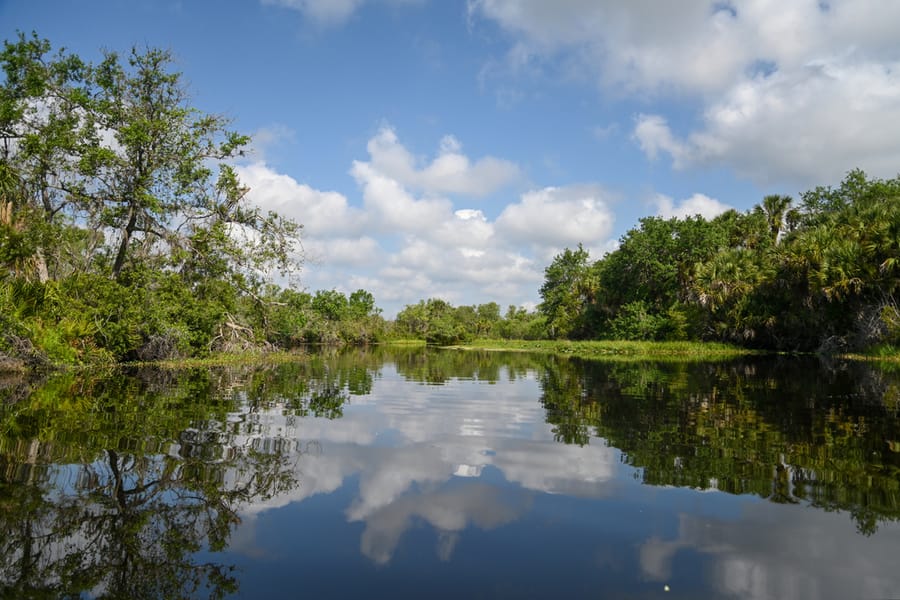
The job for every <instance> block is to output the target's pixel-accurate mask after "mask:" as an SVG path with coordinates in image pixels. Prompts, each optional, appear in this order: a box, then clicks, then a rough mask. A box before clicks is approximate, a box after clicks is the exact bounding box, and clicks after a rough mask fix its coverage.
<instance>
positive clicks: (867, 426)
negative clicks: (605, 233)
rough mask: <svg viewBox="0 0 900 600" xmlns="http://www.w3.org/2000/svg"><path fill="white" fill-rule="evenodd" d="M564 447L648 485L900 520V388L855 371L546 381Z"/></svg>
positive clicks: (600, 368) (724, 369) (637, 373)
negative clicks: (617, 455)
mask: <svg viewBox="0 0 900 600" xmlns="http://www.w3.org/2000/svg"><path fill="white" fill-rule="evenodd" d="M540 383H541V388H542V400H541V401H542V403H543V405H544V407H545V409H546V410H547V417H546V418H547V421H548V423H551V424H552V425H553V427H554V433H555V436H556V439H557V441H560V442H564V443H567V444H579V445H584V444H588V443H590V442H591V440H592V439H593V438H595V437H599V438H603V439H605V440H606V442H607V443H609V444H610V445H612V446H615V447H616V448H619V449H620V450H621V451H622V452H623V458H624V460H625V461H626V462H627V463H628V464H630V465H632V466H634V467H637V468H639V469H640V471H639V473H640V477H641V478H642V480H643V482H644V483H648V484H652V485H674V486H685V487H692V488H697V489H718V490H721V491H725V492H729V493H735V494H746V493H750V494H756V495H758V496H761V497H763V498H767V499H769V500H770V501H772V502H779V503H799V502H805V503H807V504H809V505H811V506H816V507H819V508H823V509H825V510H840V511H847V512H849V513H850V514H851V516H852V518H853V519H854V521H855V522H856V524H857V528H858V530H859V531H860V532H861V533H863V534H871V533H872V532H874V531H875V530H876V529H877V523H878V522H879V521H882V520H896V519H900V453H898V452H896V451H894V450H893V447H892V446H891V443H890V441H891V440H897V439H900V423H898V419H897V395H898V392H897V390H898V389H900V386H898V378H897V376H896V375H895V374H891V373H887V372H885V371H880V370H875V369H872V368H870V367H869V366H867V365H863V364H859V363H850V362H848V363H835V364H832V365H828V366H827V367H826V366H823V365H821V364H819V363H818V362H817V361H815V360H809V361H804V360H800V359H791V360H781V359H765V360H743V361H738V362H733V363H721V364H711V363H603V362H584V361H579V360H574V359H573V360H565V359H557V360H555V361H553V362H551V363H548V365H547V369H546V370H545V371H544V372H543V373H542V374H541V376H540Z"/></svg>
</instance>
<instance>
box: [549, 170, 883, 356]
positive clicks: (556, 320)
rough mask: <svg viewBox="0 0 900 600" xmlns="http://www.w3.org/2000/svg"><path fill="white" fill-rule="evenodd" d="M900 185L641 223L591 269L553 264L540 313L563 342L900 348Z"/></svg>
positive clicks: (858, 176) (574, 255) (855, 178)
mask: <svg viewBox="0 0 900 600" xmlns="http://www.w3.org/2000/svg"><path fill="white" fill-rule="evenodd" d="M898 286H900V178H894V179H890V180H879V179H870V178H867V177H866V175H865V174H864V173H863V172H861V171H858V170H855V171H851V172H850V173H848V174H847V176H846V178H845V179H844V180H843V182H842V183H841V184H840V185H839V186H838V187H836V188H833V187H818V188H815V189H813V190H810V191H808V192H805V193H803V194H801V197H800V202H799V204H798V205H797V206H793V202H792V199H791V198H790V197H788V196H778V195H772V196H767V197H766V198H764V199H763V201H762V203H761V204H759V205H757V206H756V207H755V208H753V209H752V210H750V211H747V212H744V213H739V212H737V211H734V210H731V211H728V212H726V213H724V214H722V215H719V216H718V217H716V218H714V219H712V220H706V219H704V218H702V217H700V216H697V217H692V218H687V219H674V218H673V219H668V220H666V219H661V218H658V217H648V218H644V219H641V221H640V224H639V226H638V227H636V228H634V229H632V230H631V231H629V232H628V233H626V234H625V235H624V236H623V237H622V239H621V240H620V243H619V247H618V249H616V250H615V251H614V252H611V253H609V254H607V255H606V256H604V257H603V258H601V259H599V260H597V261H594V262H592V261H591V260H590V258H589V256H588V254H587V252H586V251H584V250H583V249H582V248H581V247H579V248H577V249H575V250H571V249H567V250H565V251H564V252H562V253H561V254H559V255H557V256H556V258H555V259H554V261H553V263H552V264H551V265H550V266H549V267H548V268H547V269H546V276H545V281H544V285H543V287H542V288H541V297H542V299H543V303H542V304H541V306H540V309H541V312H542V313H543V315H544V316H545V317H546V319H547V328H548V330H549V332H550V334H551V335H553V336H555V337H565V338H586V339H589V338H597V337H607V338H613V339H655V340H679V339H695V340H719V341H727V342H733V343H736V344H740V345H745V346H751V347H755V348H766V349H777V350H788V351H818V352H823V353H833V352H842V351H851V350H863V349H872V348H873V347H881V348H882V349H886V350H888V351H890V350H892V347H893V346H894V345H896V344H897V343H898V342H900V306H898V303H897V291H898Z"/></svg>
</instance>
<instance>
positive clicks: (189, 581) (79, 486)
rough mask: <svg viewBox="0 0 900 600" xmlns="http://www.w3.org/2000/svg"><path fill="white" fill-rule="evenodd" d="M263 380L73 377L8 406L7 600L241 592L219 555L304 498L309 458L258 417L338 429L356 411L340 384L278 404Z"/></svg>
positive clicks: (293, 391) (0, 529)
mask: <svg viewBox="0 0 900 600" xmlns="http://www.w3.org/2000/svg"><path fill="white" fill-rule="evenodd" d="M278 368H279V367H274V368H273V369H274V370H275V371H277V370H278ZM287 370H288V371H290V368H288V369H287ZM289 374H290V373H289ZM293 374H294V375H297V373H293ZM270 375H271V373H270ZM283 375H284V373H282V374H281V376H277V374H276V377H275V378H276V379H278V380H279V381H281V380H284V379H286V378H285V377H283ZM287 379H290V378H287ZM161 380H163V381H161ZM265 381H268V375H266V374H265V373H260V372H259V371H258V370H253V369H251V370H243V371H241V370H216V371H206V372H201V371H185V372H180V373H178V374H174V375H173V373H171V372H162V371H160V372H153V373H149V374H148V373H143V374H142V376H141V377H115V378H109V379H104V380H88V379H84V378H79V377H76V376H72V375H65V376H62V377H58V378H55V379H51V381H49V382H47V384H46V385H44V386H42V387H40V388H39V389H37V390H35V392H34V393H32V394H31V395H30V396H29V397H28V398H27V399H25V400H24V401H22V402H20V403H17V404H12V403H10V404H6V405H5V406H3V407H2V412H0V427H2V429H0V432H2V435H0V556H2V557H3V559H2V562H0V597H2V598H60V597H80V596H81V594H84V593H87V594H88V595H89V596H90V597H97V598H188V597H191V598H194V597H201V596H208V597H210V598H220V597H223V596H225V595H226V594H229V593H232V592H234V591H236V590H237V585H238V583H237V579H236V578H235V575H234V573H233V567H231V566H228V565H224V564H220V563H219V562H217V561H216V560H215V557H216V553H217V552H220V551H222V550H224V549H226V547H227V545H228V541H229V538H230V535H231V533H232V532H233V530H234V528H235V526H236V525H237V524H238V523H239V522H240V516H239V515H240V511H241V509H242V508H243V507H246V506H248V505H250V504H251V503H257V502H264V501H266V500H268V499H270V498H272V497H274V496H275V495H278V494H282V493H285V492H287V491H289V490H291V489H293V488H294V487H296V486H297V485H298V483H299V482H298V481H297V479H296V476H295V473H296V468H295V466H296V465H295V463H296V462H297V461H298V460H299V459H300V456H301V454H303V452H304V449H303V448H301V446H300V442H299V441H297V440H287V439H284V438H280V437H278V436H275V435H273V434H272V433H271V432H269V431H267V430H265V429H264V428H260V427H259V425H258V423H255V422H254V421H253V419H252V418H251V417H252V414H253V412H254V411H255V410H259V404H265V405H266V406H269V407H271V406H272V405H277V406H279V407H280V410H282V411H283V412H285V413H288V414H299V415H305V414H321V415H322V416H328V417H334V416H339V415H340V414H341V405H342V404H343V402H344V401H346V398H347V396H346V394H345V393H344V392H343V391H342V390H343V389H344V388H343V387H339V384H337V383H335V382H333V381H332V382H329V381H327V380H321V381H320V380H317V383H315V384H312V385H307V384H293V387H292V385H291V384H284V385H282V386H281V387H279V389H278V393H277V394H274V393H270V392H267V391H266V390H265V389H263V388H264V387H265V386H264V385H261V384H260V382H265ZM75 390H81V391H82V392H87V391H88V390H89V393H88V394H86V395H83V396H81V397H78V396H77V395H76V394H74V393H73V392H74V391H75ZM248 396H249V397H252V398H254V401H253V402H247V401H246V399H247V397H248Z"/></svg>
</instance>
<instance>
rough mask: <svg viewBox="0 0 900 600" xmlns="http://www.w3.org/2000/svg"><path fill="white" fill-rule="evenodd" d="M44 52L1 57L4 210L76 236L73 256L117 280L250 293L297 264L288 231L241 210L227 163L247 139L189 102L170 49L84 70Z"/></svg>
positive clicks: (37, 44) (24, 40)
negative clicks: (15, 186)
mask: <svg viewBox="0 0 900 600" xmlns="http://www.w3.org/2000/svg"><path fill="white" fill-rule="evenodd" d="M49 52H50V44H49V42H47V41H46V40H40V39H38V38H37V36H36V35H32V36H31V37H26V36H25V35H23V34H20V35H19V39H18V41H17V42H14V43H8V42H7V43H6V44H5V48H4V52H3V54H2V55H0V62H2V66H3V70H4V73H5V75H6V82H5V83H4V84H3V86H2V89H0V133H2V138H3V141H4V145H3V154H2V156H0V163H2V164H3V170H4V171H6V172H11V173H14V174H15V175H16V176H17V177H18V178H20V179H21V180H22V181H23V182H24V186H23V189H24V190H25V192H26V194H25V196H26V198H25V199H24V201H22V202H19V203H18V204H19V205H21V206H16V209H17V213H21V214H22V215H26V216H27V211H26V210H25V208H26V207H30V209H31V212H34V213H36V214H38V215H39V218H37V219H36V221H37V222H44V223H46V224H48V225H52V226H55V227H61V226H75V225H78V226H79V228H80V229H82V230H83V231H85V232H89V233H90V243H88V244H84V243H82V246H83V247H82V248H80V250H81V253H82V254H84V253H87V254H88V255H89V256H90V257H91V258H92V259H93V260H94V261H95V262H96V263H97V264H98V265H103V268H105V269H107V270H108V271H107V272H108V273H109V274H111V275H112V277H114V278H116V279H121V278H122V276H123V273H124V272H125V271H126V270H127V268H136V267H137V268H140V267H142V266H147V265H150V266H154V267H167V268H175V269H176V270H179V271H182V272H184V273H185V274H187V275H189V276H191V277H195V278H196V277H207V276H213V277H220V276H223V275H229V276H234V275H240V276H239V277H236V278H235V281H236V282H238V283H239V285H241V287H245V288H249V287H252V286H251V284H252V283H253V282H254V281H255V280H257V279H259V275H260V274H261V273H265V272H267V270H268V269H271V268H278V269H281V270H283V271H287V270H290V269H291V268H293V267H294V266H296V260H297V256H296V255H295V254H294V253H293V252H294V250H295V247H296V244H297V241H298V236H299V226H298V225H297V224H295V223H293V222H292V221H290V220H287V219H284V218H282V217H280V216H278V215H276V214H274V213H263V212H262V211H261V210H260V209H258V208H256V207H253V206H251V205H249V204H248V202H247V200H246V194H247V191H248V189H247V188H246V187H244V186H242V185H241V183H240V181H239V180H238V177H237V175H236V172H235V170H234V168H233V167H232V166H231V165H230V164H229V161H231V160H233V159H235V158H237V157H239V156H240V155H241V154H242V153H243V148H244V147H245V146H246V145H247V143H248V142H249V138H248V137H247V136H245V135H241V134H238V133H236V132H233V131H229V130H228V129H227V126H228V121H227V120H226V119H225V118H223V117H221V116H217V115H210V114H206V113H203V112H201V111H199V110H198V109H196V108H193V107H191V106H190V104H189V97H188V94H187V92H186V91H185V86H184V83H183V81H182V76H181V74H180V73H178V72H177V71H174V70H172V56H171V55H170V53H169V52H167V51H164V50H158V49H152V48H151V49H147V50H143V51H139V50H138V49H132V50H131V52H130V54H129V55H128V58H127V60H126V61H124V63H123V61H122V59H120V57H119V55H118V54H116V53H114V52H106V53H105V54H104V59H103V60H102V61H101V62H100V64H98V65H96V66H93V65H89V64H85V63H84V62H83V61H81V60H80V59H78V57H75V56H68V55H66V54H64V53H62V52H60V53H58V54H57V55H56V56H54V57H51V56H49ZM5 179H8V177H5ZM8 187H9V186H5V187H4V189H8ZM14 204H15V203H14ZM32 228H33V229H35V231H37V228H36V227H34V226H32ZM104 234H105V235H104ZM107 238H108V239H110V240H111V243H107V242H106V239H107ZM41 239H42V245H44V246H46V245H47V244H49V243H50V242H51V241H52V239H53V238H52V236H48V235H47V234H44V235H43V236H42V237H41ZM38 249H39V250H40V249H41V245H38ZM41 278H42V279H46V277H45V276H44V275H42V276H41Z"/></svg>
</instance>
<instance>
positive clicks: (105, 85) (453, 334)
mask: <svg viewBox="0 0 900 600" xmlns="http://www.w3.org/2000/svg"><path fill="white" fill-rule="evenodd" d="M0 66H2V72H3V77H4V80H3V82H2V84H0V366H2V364H4V363H7V364H21V363H25V364H31V365H41V364H61V363H64V364H73V363H88V362H114V361H123V360H157V359H168V358H179V357H187V356H202V355H206V354H208V353H210V352H215V351H235V350H246V349H257V348H291V347H295V346H298V345H301V344H307V343H370V342H377V341H382V340H385V339H389V338H416V339H424V340H426V341H428V342H429V343H436V344H450V343H459V342H464V341H466V340H470V339H473V338H477V337H482V338H516V339H541V338H566V339H629V340H716V341H727V342H733V343H737V344H740V345H745V346H751V347H755V348H769V349H779V350H802V351H822V352H839V351H847V350H859V349H869V348H873V347H878V348H883V349H887V350H889V351H891V350H892V349H893V345H895V344H897V343H898V342H900V309H898V304H897V300H896V294H895V292H896V291H897V287H898V283H900V264H898V258H900V179H892V180H878V179H869V178H867V177H866V175H865V174H864V173H862V172H860V171H852V172H850V173H849V174H848V175H847V177H846V179H845V180H844V181H843V182H842V183H841V185H840V186H838V187H837V188H830V187H821V188H816V189H814V190H811V191H809V192H807V193H805V194H802V195H801V198H800V202H799V204H798V205H797V206H793V203H792V199H791V198H790V197H787V196H768V197H766V198H765V199H764V200H763V201H762V203H761V204H760V205H759V206H757V207H755V208H754V209H753V210H750V211H747V212H744V213H740V212H737V211H733V210H732V211H729V212H727V213H725V214H722V215H720V216H718V217H716V218H714V219H711V220H707V219H704V218H702V217H700V216H696V217H691V218H687V219H662V218H658V217H648V218H645V219H642V220H641V221H640V223H639V225H638V227H636V228H634V229H632V230H631V231H629V232H628V233H626V234H625V235H624V236H623V237H622V239H621V240H620V244H619V246H618V248H617V249H616V250H615V251H613V252H610V253H608V254H607V255H606V256H604V257H602V258H600V259H599V260H592V259H591V257H590V256H589V255H588V253H587V251H585V250H584V249H583V248H582V247H581V246H579V247H578V248H576V249H574V250H573V249H566V250H565V251H564V252H562V253H561V254H559V255H558V256H557V257H556V258H555V259H554V260H553V262H552V264H551V265H549V266H548V267H547V268H546V271H545V281H544V284H543V286H542V287H541V289H540V295H541V299H542V302H541V304H540V305H539V306H538V309H537V310H536V311H533V312H530V311H527V310H525V309H523V308H521V307H515V306H510V307H508V309H507V310H506V312H505V313H503V314H502V313H501V307H500V306H499V305H498V304H497V303H493V302H491V303H486V304H481V305H473V306H457V307H454V306H452V305H450V304H449V303H447V302H446V301H444V300H442V299H438V298H431V299H428V300H422V301H420V302H419V303H417V304H414V305H409V306H406V307H405V308H404V309H403V310H401V311H400V312H399V313H398V315H397V316H396V319H394V320H393V321H388V320H386V319H384V318H383V316H382V314H381V310H380V309H379V308H378V307H377V306H376V303H375V298H374V297H373V295H372V294H371V293H370V292H368V291H366V290H362V289H361V290H357V291H355V292H353V293H351V294H349V295H347V294H345V293H343V292H340V291H337V290H320V291H317V292H314V293H311V292H307V291H304V290H302V289H299V288H295V287H291V286H288V287H282V286H279V285H276V284H274V283H272V282H273V280H274V279H275V275H280V276H281V279H279V281H294V275H295V274H296V273H297V272H298V271H299V268H300V266H301V264H302V246H301V244H300V234H301V231H302V228H301V225H299V224H297V223H294V222H292V221H290V220H288V219H285V218H283V217H282V216H280V215H278V214H274V213H266V212H263V211H261V210H260V209H259V208H258V207H255V206H253V205H252V204H251V203H249V202H248V200H247V193H248V191H249V190H248V189H247V188H246V187H245V186H244V185H242V183H241V182H240V180H239V178H238V177H237V174H236V172H235V169H234V168H233V164H234V163H233V161H234V160H237V159H239V158H240V157H241V156H242V155H243V153H244V152H245V151H246V149H247V148H248V145H249V143H250V139H249V137H247V136H245V135H241V134H239V133H236V132H233V131H231V130H230V129H229V122H228V121H227V120H226V119H224V118H223V117H220V116H217V115H211V114H207V113H204V112H202V111H200V110H198V109H196V108H194V107H192V106H191V104H190V97H189V95H188V94H187V92H186V85H185V83H184V81H183V79H182V76H181V74H180V73H178V72H177V71H174V70H173V60H172V57H171V56H170V54H169V53H168V52H166V51H161V50H157V49H146V50H138V49H134V50H132V51H131V52H130V53H128V54H127V55H126V56H120V55H119V54H116V53H114V52H105V53H104V55H103V59H102V60H101V61H100V62H99V63H98V64H90V63H87V62H85V61H83V60H81V59H80V58H79V57H77V56H75V55H72V54H69V53H67V52H65V51H64V50H60V51H55V52H54V51H53V49H52V47H51V45H50V43H49V42H47V41H46V40H43V39H40V38H39V37H37V36H36V35H34V34H32V35H24V34H22V35H20V36H19V38H18V39H17V40H15V41H13V42H6V43H5V44H4V48H3V51H2V54H0Z"/></svg>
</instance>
